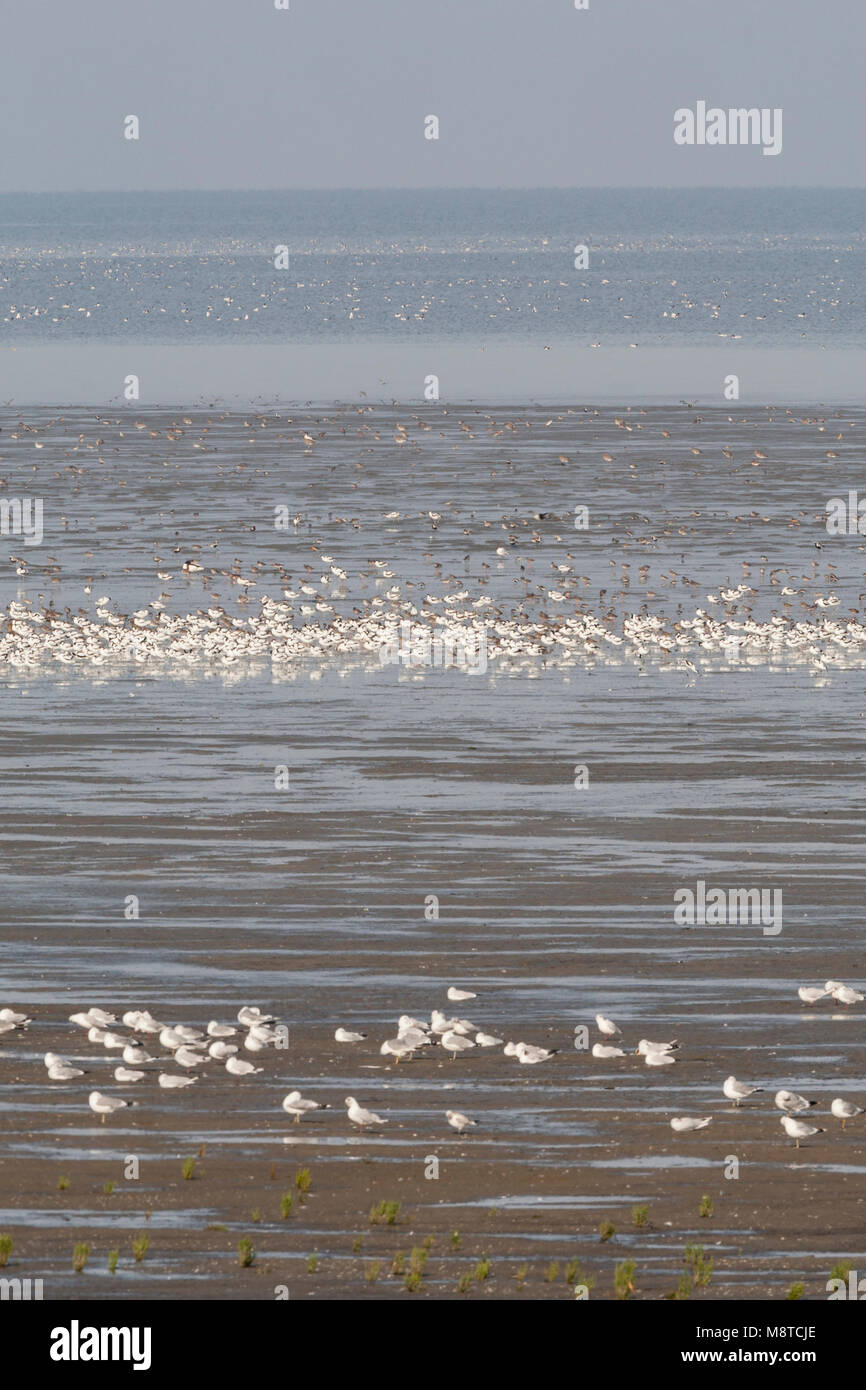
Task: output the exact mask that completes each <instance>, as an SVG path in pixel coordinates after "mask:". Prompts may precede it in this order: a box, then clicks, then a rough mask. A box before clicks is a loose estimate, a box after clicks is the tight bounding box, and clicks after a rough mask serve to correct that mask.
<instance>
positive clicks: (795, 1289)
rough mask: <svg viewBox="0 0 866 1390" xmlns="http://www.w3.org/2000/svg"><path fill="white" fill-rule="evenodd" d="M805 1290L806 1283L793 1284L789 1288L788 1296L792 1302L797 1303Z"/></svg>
mask: <svg viewBox="0 0 866 1390" xmlns="http://www.w3.org/2000/svg"><path fill="white" fill-rule="evenodd" d="M805 1292H806V1286H805V1285H804V1284H792V1285H791V1287H790V1288H789V1290H788V1294H787V1297H788V1299H789V1301H790V1302H792V1303H796V1302H797V1300H798V1299H800V1298H802V1297H803V1294H804V1293H805Z"/></svg>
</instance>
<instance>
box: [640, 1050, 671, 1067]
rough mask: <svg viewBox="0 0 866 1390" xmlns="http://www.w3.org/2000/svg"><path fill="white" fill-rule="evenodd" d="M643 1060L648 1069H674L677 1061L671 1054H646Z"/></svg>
mask: <svg viewBox="0 0 866 1390" xmlns="http://www.w3.org/2000/svg"><path fill="white" fill-rule="evenodd" d="M643 1059H644V1062H645V1063H646V1065H647V1066H648V1067H672V1066H673V1064H674V1062H675V1061H676V1060H677V1059H676V1057H672V1056H671V1054H670V1053H669V1052H645V1053H644V1054H643Z"/></svg>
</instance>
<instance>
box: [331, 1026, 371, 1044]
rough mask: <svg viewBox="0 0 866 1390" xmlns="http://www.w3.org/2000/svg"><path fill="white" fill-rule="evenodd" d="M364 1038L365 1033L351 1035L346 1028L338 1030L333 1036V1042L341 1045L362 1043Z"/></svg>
mask: <svg viewBox="0 0 866 1390" xmlns="http://www.w3.org/2000/svg"><path fill="white" fill-rule="evenodd" d="M366 1036H367V1034H366V1033H352V1032H351V1031H350V1030H349V1029H348V1028H338V1029H337V1031H336V1033H335V1034H334V1040H335V1042H342V1043H356V1042H363V1041H364V1039H365V1038H366Z"/></svg>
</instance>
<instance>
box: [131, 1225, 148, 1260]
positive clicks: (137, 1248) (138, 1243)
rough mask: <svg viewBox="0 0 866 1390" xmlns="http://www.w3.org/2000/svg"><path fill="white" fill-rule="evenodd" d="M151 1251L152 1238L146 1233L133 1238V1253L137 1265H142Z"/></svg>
mask: <svg viewBox="0 0 866 1390" xmlns="http://www.w3.org/2000/svg"><path fill="white" fill-rule="evenodd" d="M149 1249H150V1236H149V1235H148V1234H147V1232H146V1231H139V1233H138V1235H137V1236H133V1238H132V1253H133V1255H134V1256H135V1261H136V1264H141V1262H142V1260H143V1259H144V1257H145V1255H146V1254H147V1252H148V1250H149Z"/></svg>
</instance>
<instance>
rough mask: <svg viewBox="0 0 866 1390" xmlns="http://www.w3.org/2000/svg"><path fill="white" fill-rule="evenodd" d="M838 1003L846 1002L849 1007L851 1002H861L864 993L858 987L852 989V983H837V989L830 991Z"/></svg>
mask: <svg viewBox="0 0 866 1390" xmlns="http://www.w3.org/2000/svg"><path fill="white" fill-rule="evenodd" d="M829 993H830V994H832V996H833V998H834V999H835V1000H836V1002H837V1004H844V1005H845V1007H846V1008H847V1007H848V1005H849V1004H859V1003H861V1002H862V1000H863V995H862V994H861V993H860V991H859V990H857V989H851V987H850V985H837V987H836V989H831V990H830V991H829Z"/></svg>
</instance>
